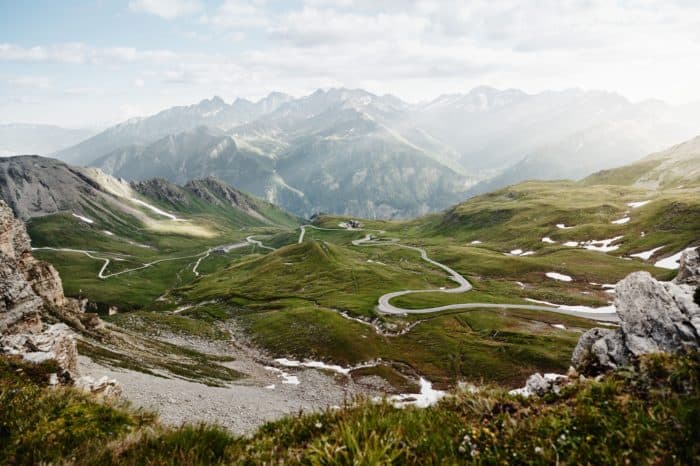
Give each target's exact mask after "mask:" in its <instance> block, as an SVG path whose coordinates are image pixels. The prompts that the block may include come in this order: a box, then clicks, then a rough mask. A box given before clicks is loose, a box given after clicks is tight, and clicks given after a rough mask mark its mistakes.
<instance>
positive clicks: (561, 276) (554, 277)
mask: <svg viewBox="0 0 700 466" xmlns="http://www.w3.org/2000/svg"><path fill="white" fill-rule="evenodd" d="M545 275H546V276H547V277H548V278H551V279H552V280H559V281H560V282H570V281H572V280H573V278H571V277H570V276H568V275H564V274H563V273H557V272H547V273H546V274H545Z"/></svg>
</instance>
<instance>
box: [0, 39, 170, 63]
mask: <svg viewBox="0 0 700 466" xmlns="http://www.w3.org/2000/svg"><path fill="white" fill-rule="evenodd" d="M178 56H179V55H178V54H176V53H175V52H172V51H169V50H138V49H136V48H133V47H107V48H100V47H93V46H89V45H87V44H83V43H80V42H72V43H64V44H51V45H45V46H43V45H42V46H35V47H23V46H21V45H16V44H0V61H16V62H49V63H65V64H78V65H80V64H96V65H100V64H123V63H135V62H147V63H153V64H158V63H166V62H170V61H173V60H176V59H177V58H178Z"/></svg>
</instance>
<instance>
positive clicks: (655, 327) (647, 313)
mask: <svg viewBox="0 0 700 466" xmlns="http://www.w3.org/2000/svg"><path fill="white" fill-rule="evenodd" d="M698 256H699V254H698V251H697V249H695V250H689V251H686V252H685V253H684V254H683V256H682V258H681V267H680V270H679V273H678V277H677V278H676V279H675V280H674V281H673V282H659V281H657V280H655V279H654V278H653V277H652V276H651V275H650V274H649V273H648V272H635V273H632V274H630V275H628V276H627V277H626V278H625V279H624V280H622V281H620V282H619V283H618V284H617V286H616V288H615V295H616V298H615V307H616V308H617V314H618V317H619V318H620V327H619V328H617V329H601V328H593V329H591V330H589V331H588V332H586V333H585V334H583V336H581V338H580V339H579V342H578V344H577V346H576V349H575V350H574V353H573V355H572V362H573V364H574V367H576V369H578V370H579V371H581V372H583V373H587V374H595V373H601V372H605V371H607V370H611V369H615V368H617V367H619V366H622V365H626V364H629V363H630V362H632V361H634V360H635V359H636V358H638V357H639V356H641V355H643V354H647V353H655V352H667V353H680V352H686V351H689V350H697V349H699V348H700V306H698V304H697V303H695V302H694V300H693V294H694V293H695V289H696V286H697V283H699V282H700V264H699V260H698Z"/></svg>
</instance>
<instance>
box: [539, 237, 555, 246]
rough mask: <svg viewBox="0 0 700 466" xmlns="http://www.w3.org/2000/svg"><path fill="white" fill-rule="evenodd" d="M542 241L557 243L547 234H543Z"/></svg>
mask: <svg viewBox="0 0 700 466" xmlns="http://www.w3.org/2000/svg"><path fill="white" fill-rule="evenodd" d="M542 242H543V243H547V244H556V243H557V242H556V241H554V240H553V239H552V238H550V237H549V236H545V237H544V238H542Z"/></svg>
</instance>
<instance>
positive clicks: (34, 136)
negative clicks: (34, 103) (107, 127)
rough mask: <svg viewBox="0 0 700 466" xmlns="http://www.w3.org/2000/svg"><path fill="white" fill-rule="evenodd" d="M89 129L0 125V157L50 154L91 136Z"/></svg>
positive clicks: (14, 124)
mask: <svg viewBox="0 0 700 466" xmlns="http://www.w3.org/2000/svg"><path fill="white" fill-rule="evenodd" d="M95 133H96V131H93V130H89V129H67V128H61V127H59V126H53V125H35V124H26V123H11V124H7V125H0V157H6V156H10V155H16V154H50V153H53V152H55V151H58V150H61V149H65V148H67V147H69V146H73V145H75V144H78V143H79V142H80V141H82V140H84V139H86V138H89V137H91V136H93V135H94V134H95Z"/></svg>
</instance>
